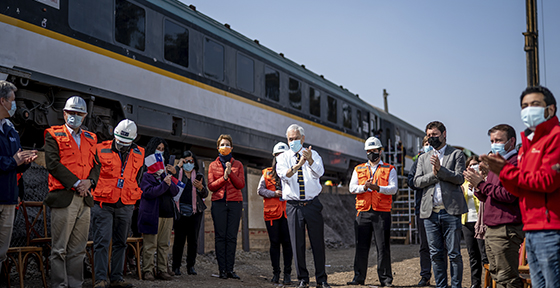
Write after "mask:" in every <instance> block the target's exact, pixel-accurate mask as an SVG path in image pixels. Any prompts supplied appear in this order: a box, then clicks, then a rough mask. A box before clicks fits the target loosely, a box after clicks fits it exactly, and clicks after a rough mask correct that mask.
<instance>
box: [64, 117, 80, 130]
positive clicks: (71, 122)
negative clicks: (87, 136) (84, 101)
mask: <svg viewBox="0 0 560 288" xmlns="http://www.w3.org/2000/svg"><path fill="white" fill-rule="evenodd" d="M83 119H84V117H83V116H78V115H68V118H67V120H66V124H68V126H69V127H70V128H72V129H76V128H78V127H80V126H82V120H83Z"/></svg>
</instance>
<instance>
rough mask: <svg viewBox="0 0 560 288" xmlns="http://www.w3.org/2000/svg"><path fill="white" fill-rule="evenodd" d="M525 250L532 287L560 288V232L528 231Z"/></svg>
mask: <svg viewBox="0 0 560 288" xmlns="http://www.w3.org/2000/svg"><path fill="white" fill-rule="evenodd" d="M525 248H526V251H527V261H528V262H529V269H531V284H532V287H534V288H545V287H546V288H552V287H555V288H557V287H560V230H541V231H526V232H525Z"/></svg>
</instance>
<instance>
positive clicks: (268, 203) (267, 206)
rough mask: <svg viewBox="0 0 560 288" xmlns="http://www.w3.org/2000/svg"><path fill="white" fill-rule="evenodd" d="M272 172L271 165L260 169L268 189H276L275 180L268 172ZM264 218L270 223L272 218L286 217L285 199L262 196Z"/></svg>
mask: <svg viewBox="0 0 560 288" xmlns="http://www.w3.org/2000/svg"><path fill="white" fill-rule="evenodd" d="M271 172H272V167H269V168H266V169H263V170H262V173H263V177H264V182H265V183H266V189H268V190H270V191H276V181H275V180H274V179H273V178H272V176H271V175H270V173H271ZM263 204H264V208H263V211H264V220H265V221H270V224H271V225H272V220H276V219H280V218H282V216H283V217H286V201H282V200H281V198H277V197H273V198H264V199H263Z"/></svg>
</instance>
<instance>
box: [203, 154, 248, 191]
mask: <svg viewBox="0 0 560 288" xmlns="http://www.w3.org/2000/svg"><path fill="white" fill-rule="evenodd" d="M231 163H232V164H231V173H230V174H229V177H228V179H227V180H224V170H225V169H224V167H223V166H222V162H220V158H219V157H218V158H216V160H214V162H212V163H210V166H209V167H208V190H210V191H212V201H216V200H220V199H222V198H224V194H225V197H226V201H243V194H242V193H241V189H243V187H245V173H244V172H243V164H241V162H239V161H237V160H235V159H233V158H231Z"/></svg>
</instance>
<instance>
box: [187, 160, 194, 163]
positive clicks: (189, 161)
mask: <svg viewBox="0 0 560 288" xmlns="http://www.w3.org/2000/svg"><path fill="white" fill-rule="evenodd" d="M185 163H194V161H193V160H185Z"/></svg>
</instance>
